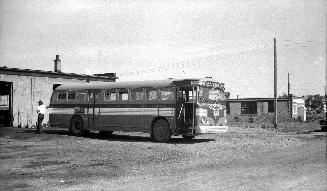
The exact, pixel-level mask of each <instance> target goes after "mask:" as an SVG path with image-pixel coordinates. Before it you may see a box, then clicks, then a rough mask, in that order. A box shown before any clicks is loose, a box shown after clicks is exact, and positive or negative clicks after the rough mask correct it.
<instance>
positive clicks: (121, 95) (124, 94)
mask: <svg viewBox="0 0 327 191" xmlns="http://www.w3.org/2000/svg"><path fill="white" fill-rule="evenodd" d="M118 95H119V101H127V100H128V90H119V92H118Z"/></svg>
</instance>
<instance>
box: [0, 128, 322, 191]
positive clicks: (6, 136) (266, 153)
mask: <svg viewBox="0 0 327 191" xmlns="http://www.w3.org/2000/svg"><path fill="white" fill-rule="evenodd" d="M33 131H34V130H33V129H17V128H1V129H0V148H1V151H0V167H1V175H0V176H1V177H0V190H327V180H326V179H327V176H326V174H327V173H326V172H327V164H326V133H324V132H319V131H311V132H306V133H302V134H298V133H294V132H289V133H284V132H276V131H271V130H266V129H261V128H242V127H230V131H229V132H228V133H225V134H218V135H202V136H198V137H196V138H195V139H194V140H191V141H185V140H183V139H182V138H181V137H174V138H173V139H172V141H171V143H168V144H165V143H154V142H152V140H151V139H150V138H149V135H147V134H142V133H122V132H115V133H114V134H113V135H111V136H108V137H103V136H100V135H99V134H97V133H91V134H90V135H88V136H87V137H74V136H70V135H69V134H68V131H66V130H58V129H46V130H45V133H44V134H42V135H38V134H35V133H33Z"/></svg>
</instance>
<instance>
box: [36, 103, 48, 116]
mask: <svg viewBox="0 0 327 191" xmlns="http://www.w3.org/2000/svg"><path fill="white" fill-rule="evenodd" d="M45 110H46V106H45V105H39V106H38V107H37V108H36V111H39V112H38V113H41V114H45Z"/></svg>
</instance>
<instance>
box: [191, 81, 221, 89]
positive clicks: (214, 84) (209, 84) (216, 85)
mask: <svg viewBox="0 0 327 191" xmlns="http://www.w3.org/2000/svg"><path fill="white" fill-rule="evenodd" d="M192 85H200V86H204V87H207V88H214V89H220V90H223V91H224V90H225V86H224V85H225V84H224V83H219V82H213V81H193V82H192Z"/></svg>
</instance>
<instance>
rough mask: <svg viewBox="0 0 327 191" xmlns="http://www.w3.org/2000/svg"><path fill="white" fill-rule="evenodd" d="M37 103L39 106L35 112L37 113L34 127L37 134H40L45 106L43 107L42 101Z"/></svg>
mask: <svg viewBox="0 0 327 191" xmlns="http://www.w3.org/2000/svg"><path fill="white" fill-rule="evenodd" d="M38 103H39V106H38V107H37V108H36V112H37V113H38V115H37V124H36V125H37V133H38V134H41V133H42V121H43V119H44V114H45V110H46V106H45V105H43V102H42V100H40V101H39V102H38Z"/></svg>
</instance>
